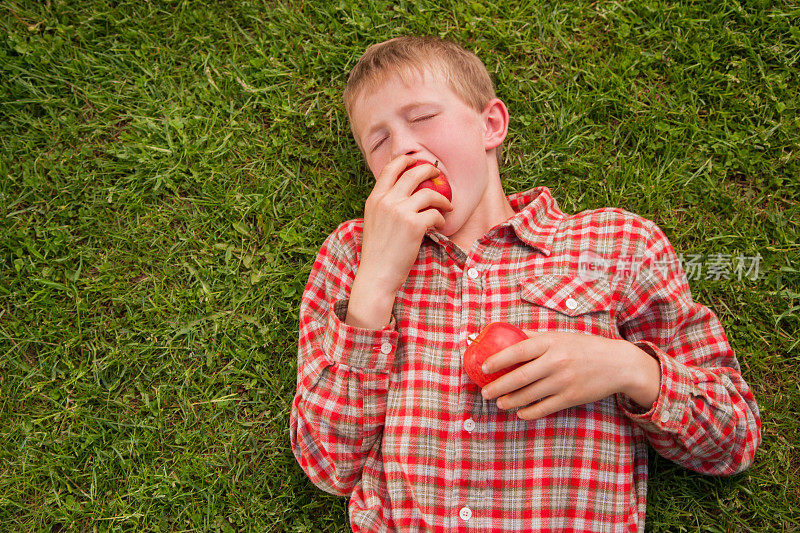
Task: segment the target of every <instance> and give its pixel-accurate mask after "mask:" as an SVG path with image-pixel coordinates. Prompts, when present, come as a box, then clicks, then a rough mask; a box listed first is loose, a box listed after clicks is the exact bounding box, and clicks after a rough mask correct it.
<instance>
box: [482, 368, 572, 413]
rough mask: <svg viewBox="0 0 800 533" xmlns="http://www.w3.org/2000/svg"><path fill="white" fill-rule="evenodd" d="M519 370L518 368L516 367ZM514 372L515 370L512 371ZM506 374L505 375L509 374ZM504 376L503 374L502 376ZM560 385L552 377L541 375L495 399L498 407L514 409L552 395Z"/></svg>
mask: <svg viewBox="0 0 800 533" xmlns="http://www.w3.org/2000/svg"><path fill="white" fill-rule="evenodd" d="M517 370H519V369H517ZM514 372H516V370H515V371H514ZM510 374H511V373H509V374H506V375H510ZM503 377H505V376H503ZM559 390H560V386H559V384H558V383H557V382H556V380H554V379H547V377H546V376H545V377H543V378H541V379H537V380H536V381H534V382H532V383H530V384H528V385H526V386H523V387H521V388H518V389H515V390H514V391H512V392H510V393H508V394H505V395H503V396H500V397H499V398H498V399H497V408H498V409H516V408H517V407H524V406H526V405H531V404H532V403H534V402H538V401H539V400H541V399H542V398H546V397H548V396H551V395H554V394H556V393H557V392H559Z"/></svg>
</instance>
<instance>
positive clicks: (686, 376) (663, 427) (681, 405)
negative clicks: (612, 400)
mask: <svg viewBox="0 0 800 533" xmlns="http://www.w3.org/2000/svg"><path fill="white" fill-rule="evenodd" d="M634 344H635V345H636V346H638V347H639V348H641V349H642V350H644V351H645V352H647V353H648V354H650V355H651V356H652V357H655V358H656V359H658V362H659V366H660V367H661V390H660V391H659V394H658V398H657V399H656V401H655V403H653V406H652V407H651V408H650V409H649V410H647V411H644V410H643V409H642V408H641V407H640V406H639V405H638V404H637V403H636V402H634V401H633V400H632V399H631V398H630V397H628V396H627V395H626V394H621V393H620V394H617V404H618V405H619V407H620V409H622V412H623V413H624V414H625V415H626V416H627V417H628V418H630V419H631V420H633V421H634V422H636V423H637V424H639V425H640V426H641V427H642V429H644V430H645V431H649V432H653V433H665V432H666V433H671V434H680V433H681V432H682V431H685V429H686V427H687V423H688V421H689V419H690V417H691V404H690V402H691V401H692V400H691V394H692V391H693V390H694V380H693V378H692V374H691V372H690V371H689V369H688V368H686V366H685V365H682V364H681V363H679V362H678V361H676V360H675V359H673V358H672V357H670V356H669V355H668V354H667V353H666V352H665V351H664V350H662V349H661V348H659V347H658V346H656V345H655V344H653V343H651V342H649V341H639V342H634Z"/></svg>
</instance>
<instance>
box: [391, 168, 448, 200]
mask: <svg viewBox="0 0 800 533" xmlns="http://www.w3.org/2000/svg"><path fill="white" fill-rule="evenodd" d="M437 163H438V161H437ZM420 165H430V163H428V162H427V161H421V160H418V161H415V162H414V163H413V164H412V165H411V166H410V167H408V168H406V169H405V170H404V171H403V172H402V173H401V174H400V175H401V176H402V175H403V173H405V172H407V171H408V170H411V169H412V168H414V167H418V166H420ZM434 166H436V165H434ZM420 189H433V190H434V191H436V192H438V193H439V194H442V195H444V197H445V198H447V201H448V202H452V201H453V191H452V190H451V189H450V183H449V182H448V181H447V178H445V177H444V174H439V175H438V176H436V177H435V178H431V179H427V180H425V181H423V182H422V183H420V184H419V185H417V188H416V189H414V192H417V191H418V190H420ZM414 192H412V193H411V194H414Z"/></svg>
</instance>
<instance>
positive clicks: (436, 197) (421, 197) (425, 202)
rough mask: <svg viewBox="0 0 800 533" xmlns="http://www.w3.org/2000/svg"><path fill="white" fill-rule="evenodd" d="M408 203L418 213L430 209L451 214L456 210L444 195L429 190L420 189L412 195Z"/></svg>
mask: <svg viewBox="0 0 800 533" xmlns="http://www.w3.org/2000/svg"><path fill="white" fill-rule="evenodd" d="M408 202H409V205H410V206H411V208H412V209H414V211H416V212H420V211H422V210H423V209H428V208H429V207H435V208H437V209H441V210H442V211H443V212H450V211H452V210H453V209H454V208H453V204H452V203H450V200H448V199H447V198H445V196H444V195H443V194H441V193H439V192H436V191H434V190H433V189H427V188H426V189H420V190H419V191H417V192H415V193H414V194H412V195H411V197H410V198H409V199H408Z"/></svg>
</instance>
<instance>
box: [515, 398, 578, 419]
mask: <svg viewBox="0 0 800 533" xmlns="http://www.w3.org/2000/svg"><path fill="white" fill-rule="evenodd" d="M568 407H572V406H571V405H570V404H569V402H568V401H567V400H566V399H564V398H562V397H561V396H559V395H558V394H555V395H553V396H548V397H547V398H545V399H544V400H542V401H540V402H539V403H537V404H534V405H530V406H528V407H525V408H524V409H520V410H519V411H517V416H518V417H519V418H521V419H523V420H536V419H537V418H542V417H545V416H547V415H551V414H553V413H557V412H558V411H561V410H562V409H566V408H568Z"/></svg>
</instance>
